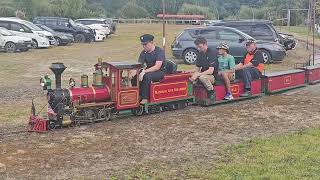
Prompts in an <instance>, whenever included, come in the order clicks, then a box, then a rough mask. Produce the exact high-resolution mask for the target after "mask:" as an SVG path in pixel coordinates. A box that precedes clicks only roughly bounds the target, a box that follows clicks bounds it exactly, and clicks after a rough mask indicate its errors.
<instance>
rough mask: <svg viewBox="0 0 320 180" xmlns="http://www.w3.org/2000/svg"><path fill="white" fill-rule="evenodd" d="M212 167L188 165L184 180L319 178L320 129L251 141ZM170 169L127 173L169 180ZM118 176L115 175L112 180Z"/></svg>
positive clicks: (229, 150) (130, 176) (227, 152)
mask: <svg viewBox="0 0 320 180" xmlns="http://www.w3.org/2000/svg"><path fill="white" fill-rule="evenodd" d="M221 154H222V158H220V160H219V161H218V162H211V163H212V164H215V165H213V166H211V167H210V166H203V165H201V164H196V163H195V164H188V165H186V166H185V168H183V169H182V170H181V171H182V174H183V176H184V178H186V179H318V178H319V177H320V166H319V165H320V129H311V130H305V131H300V132H296V133H291V134H287V135H277V136H273V137H270V138H259V139H253V140H250V141H247V142H244V143H241V144H239V145H232V146H228V147H226V148H225V149H224V150H223V151H222V152H221ZM173 173H176V172H170V170H169V169H165V168H163V167H161V165H154V166H152V167H149V168H142V169H141V168H136V169H132V170H131V171H129V172H126V174H127V175H126V178H128V179H146V180H147V179H169V178H170V177H172V176H173ZM116 177H118V176H114V179H118V178H116Z"/></svg>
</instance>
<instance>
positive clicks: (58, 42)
mask: <svg viewBox="0 0 320 180" xmlns="http://www.w3.org/2000/svg"><path fill="white" fill-rule="evenodd" d="M56 45H57V46H60V45H62V44H61V39H60V38H58V37H57V38H56Z"/></svg>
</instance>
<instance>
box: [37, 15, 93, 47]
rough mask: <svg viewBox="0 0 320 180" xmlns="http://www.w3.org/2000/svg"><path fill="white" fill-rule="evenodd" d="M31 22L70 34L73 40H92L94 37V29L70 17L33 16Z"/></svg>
mask: <svg viewBox="0 0 320 180" xmlns="http://www.w3.org/2000/svg"><path fill="white" fill-rule="evenodd" d="M33 23H35V24H43V25H46V26H47V27H49V28H51V29H53V30H54V31H58V32H63V33H68V34H72V35H73V37H74V40H75V42H92V41H93V40H94V39H95V38H94V37H95V32H94V30H92V29H90V28H88V27H86V26H83V25H80V24H77V23H75V22H74V21H73V20H72V19H70V18H60V17H35V18H34V19H33Z"/></svg>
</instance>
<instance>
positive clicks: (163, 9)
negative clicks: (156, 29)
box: [162, 0, 166, 52]
mask: <svg viewBox="0 0 320 180" xmlns="http://www.w3.org/2000/svg"><path fill="white" fill-rule="evenodd" d="M165 14H166V6H165V0H162V46H163V51H164V52H166V17H165Z"/></svg>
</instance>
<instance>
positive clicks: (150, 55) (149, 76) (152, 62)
mask: <svg viewBox="0 0 320 180" xmlns="http://www.w3.org/2000/svg"><path fill="white" fill-rule="evenodd" d="M153 39H154V36H152V35H150V34H145V35H142V36H141V37H140V41H141V45H142V46H143V51H142V52H141V53H140V56H139V62H140V63H141V64H143V65H145V68H144V69H143V70H142V72H141V73H140V75H139V80H140V81H141V83H140V96H141V98H142V101H141V103H147V102H148V99H149V95H150V84H151V82H153V81H155V82H156V81H160V80H161V79H162V78H163V77H164V75H165V67H166V65H165V59H166V57H165V54H164V51H163V49H161V48H160V47H158V46H155V44H154V42H153Z"/></svg>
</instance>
